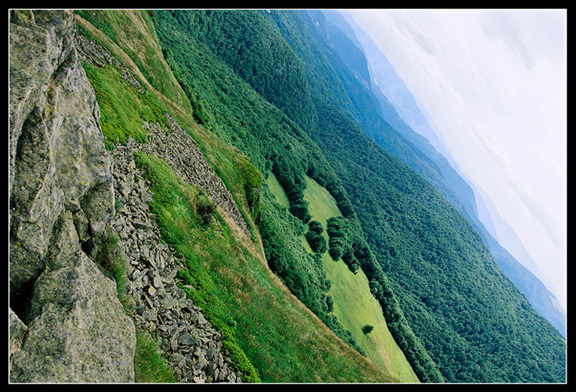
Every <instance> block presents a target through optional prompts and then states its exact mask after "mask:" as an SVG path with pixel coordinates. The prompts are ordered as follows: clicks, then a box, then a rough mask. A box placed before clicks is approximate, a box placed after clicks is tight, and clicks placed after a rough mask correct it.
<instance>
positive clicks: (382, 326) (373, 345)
mask: <svg viewBox="0 0 576 392" xmlns="http://www.w3.org/2000/svg"><path fill="white" fill-rule="evenodd" d="M306 185H307V186H306V189H305V190H304V199H305V200H306V201H307V202H308V203H310V204H309V206H308V210H309V212H310V215H311V216H312V219H313V220H316V221H318V222H320V223H322V226H323V227H324V229H326V221H327V220H328V219H329V218H331V217H333V216H342V214H341V213H340V210H339V209H338V206H337V205H336V200H335V199H334V198H333V197H332V196H331V195H330V193H329V192H328V191H327V190H326V188H324V187H322V186H320V185H319V184H318V183H317V182H316V181H314V180H313V179H311V178H310V177H306ZM276 192H278V190H276ZM322 234H323V235H324V236H325V238H326V241H328V235H327V234H326V231H324V232H323V233H322ZM303 242H304V243H305V245H306V246H307V249H308V250H309V251H310V252H312V250H311V249H310V247H309V246H308V244H307V241H306V240H305V239H304V237H303ZM322 264H323V266H324V269H325V271H326V275H327V276H328V278H329V279H330V281H331V282H332V286H331V288H330V291H329V294H330V296H331V297H332V298H333V300H334V314H335V315H336V317H338V320H340V323H341V324H342V326H343V327H344V328H345V329H347V330H349V331H350V332H351V333H352V336H353V337H354V339H355V340H356V343H357V344H358V345H359V346H360V348H361V349H362V350H363V351H364V352H365V353H366V355H367V356H368V358H370V359H371V360H372V361H373V362H374V363H375V364H377V365H378V366H379V367H380V368H381V369H383V370H386V371H387V372H389V373H390V374H392V375H394V376H396V377H398V379H399V381H400V382H419V381H418V378H417V377H416V374H415V373H414V371H413V370H412V367H411V366H410V364H409V363H408V361H407V360H406V358H405V356H404V353H403V352H402V350H400V348H399V347H398V346H397V344H396V342H395V341H394V338H393V337H392V335H391V334H390V331H389V330H388V327H387V324H386V320H385V319H384V315H383V313H382V308H381V307H380V304H379V303H378V301H377V300H376V298H374V296H373V295H372V294H371V292H370V287H369V285H368V279H367V278H366V275H365V274H364V272H362V270H358V271H357V273H356V274H354V273H352V272H351V271H350V269H349V268H348V266H347V265H346V264H345V263H344V262H343V261H342V259H340V260H338V261H334V260H332V258H331V257H330V255H329V254H328V252H325V253H324V254H323V255H322ZM365 325H371V326H373V327H374V329H373V330H372V332H370V333H369V334H365V333H364V332H363V331H362V327H363V326H365Z"/></svg>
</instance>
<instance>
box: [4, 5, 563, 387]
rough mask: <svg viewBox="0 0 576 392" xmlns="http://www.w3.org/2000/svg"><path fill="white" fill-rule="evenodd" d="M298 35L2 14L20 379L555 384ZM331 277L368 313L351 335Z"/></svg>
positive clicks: (247, 26) (308, 39)
mask: <svg viewBox="0 0 576 392" xmlns="http://www.w3.org/2000/svg"><path fill="white" fill-rule="evenodd" d="M75 25H77V27H78V29H79V33H80V34H81V35H82V37H78V36H77V34H76V31H75ZM314 26H315V23H313V20H312V19H310V18H309V16H308V15H307V14H306V13H297V12H276V11H261V12H256V11H204V10H202V11H185V10H178V11H168V10H166V11H164V10H162V11H160V10H157V11H151V12H144V11H104V10H98V11H90V10H82V11H78V12H77V15H76V21H74V16H73V14H72V13H70V12H44V11H42V12H27V11H13V12H12V13H11V28H12V29H14V31H17V33H11V74H10V75H11V102H10V105H11V123H10V126H11V127H10V141H11V147H12V148H11V150H10V151H11V160H10V192H11V195H10V196H11V201H10V202H11V205H10V207H11V233H10V253H11V261H10V263H11V264H10V266H11V267H10V268H11V271H10V272H11V275H10V279H11V288H10V290H11V312H10V326H11V328H10V344H11V345H10V354H11V358H10V363H11V377H13V378H12V379H13V380H14V381H23V382H27V381H83V382H86V381H91V382H98V381H111V382H129V381H140V382H170V381H182V382H204V381H212V382H219V381H228V382H234V381H236V382H238V381H243V382H244V381H251V382H258V381H264V382H399V381H400V382H401V381H410V382H413V381H415V379H414V375H416V376H417V377H418V379H419V380H420V381H424V382H429V381H432V382H441V381H444V380H445V379H446V380H448V381H538V382H559V381H563V380H564V379H565V372H564V370H565V342H563V341H562V339H561V338H560V336H559V335H558V334H557V333H556V331H555V330H554V329H553V328H552V327H551V326H550V325H549V324H548V323H546V322H545V320H543V319H542V318H541V317H539V316H538V315H537V314H536V313H535V312H534V311H533V310H532V309H531V307H530V305H529V304H528V303H527V301H526V300H525V299H524V298H523V297H522V296H521V295H520V294H519V293H518V292H517V290H516V289H515V288H514V286H513V285H512V284H511V283H510V282H509V281H508V280H507V279H506V278H505V277H504V276H503V274H502V273H501V271H500V270H499V269H498V267H497V265H496V263H495V262H494V260H493V259H492V258H491V256H490V255H489V252H488V250H487V248H486V247H485V246H484V244H483V243H482V240H481V238H480V237H479V236H478V234H477V233H476V232H475V231H474V229H473V228H472V226H471V225H470V224H469V223H468V222H467V221H466V219H464V217H463V216H462V215H461V214H460V213H459V212H458V211H457V210H456V209H455V208H454V207H453V206H452V205H451V204H450V203H449V202H448V201H447V200H446V199H445V198H444V197H443V196H442V195H441V194H440V193H439V192H438V191H437V190H436V189H435V188H434V187H432V186H431V185H430V184H429V183H428V182H427V181H426V180H424V179H423V178H422V177H421V176H419V175H418V174H416V173H415V172H414V171H413V170H411V169H410V168H409V167H408V166H406V165H405V164H404V163H402V162H401V161H400V160H399V159H397V158H395V157H394V156H392V155H390V154H389V153H387V152H386V151H385V150H383V149H382V148H381V147H380V146H378V145H377V144H375V143H374V142H373V141H372V140H371V139H370V138H368V137H367V136H366V134H365V133H364V132H363V131H362V130H361V129H360V127H359V124H362V121H367V122H368V123H369V122H370V121H375V122H376V123H378V122H379V121H380V120H379V119H378V117H377V116H373V114H371V113H362V110H359V108H362V107H363V105H364V104H367V103H368V102H369V101H366V97H367V96H366V95H363V94H359V95H358V96H351V95H350V88H349V87H350V86H352V85H353V83H352V81H353V79H354V78H355V76H353V75H352V74H346V69H347V67H346V66H345V65H342V64H341V63H340V64H335V63H333V59H332V58H330V61H329V57H327V56H326V54H325V51H324V49H323V48H322V45H323V43H322V42H323V41H322V40H321V39H320V36H318V34H317V32H316V33H315V32H314ZM47 49H48V50H47ZM12 52H13V53H14V54H13V53H12ZM38 54H43V56H38ZM30 76H32V77H31V78H30ZM13 81H14V84H12V83H13ZM90 85H91V87H90ZM12 93H14V94H12ZM387 127H388V125H386V126H384V129H388V128H387ZM46 140H50V141H51V143H47V142H45V141H46ZM412 152H413V153H415V151H412ZM30 173H32V174H35V173H39V174H40V176H31V175H30ZM318 195H321V196H318ZM319 199H320V200H324V201H320V202H319V201H318V200H319ZM323 204H326V206H324V205H323ZM315 219H318V220H315ZM38 233H40V234H42V235H40V236H39V235H37V234H38ZM322 244H324V246H322ZM311 251H312V252H311ZM31 261H32V262H31ZM326 263H332V264H330V267H334V266H336V267H337V268H340V267H343V265H345V266H346V268H347V269H348V271H346V272H345V271H342V270H340V271H337V272H334V271H330V273H327V267H326V266H325V264H326ZM328 268H329V267H328ZM360 270H361V271H360ZM355 272H356V274H354V273H355ZM345 273H348V274H352V276H353V277H354V278H357V279H358V280H357V281H358V282H359V284H361V285H362V289H361V290H358V291H357V292H355V293H354V295H355V296H358V297H359V301H362V302H359V304H360V303H364V302H369V303H370V306H371V307H372V308H371V309H376V310H379V311H380V312H382V314H381V315H379V316H383V317H372V318H370V319H369V320H370V322H373V323H375V325H370V326H372V327H374V328H373V329H370V328H366V329H364V328H362V327H364V325H362V327H361V328H362V332H361V334H360V332H359V331H358V330H357V329H356V328H357V327H358V326H359V325H361V324H363V320H366V319H365V318H363V316H364V315H355V314H354V312H357V311H358V309H354V310H353V311H347V310H346V308H352V307H353V306H350V304H349V303H348V302H347V301H349V300H350V298H346V296H344V295H339V294H337V293H336V290H340V291H342V290H345V288H344V287H343V286H342V285H340V283H339V282H338V283H335V284H334V285H333V284H332V282H331V279H330V277H329V276H331V277H332V279H337V278H338V279H339V278H341V277H342V276H343V275H344V274H345ZM349 278H350V279H349V281H352V278H351V277H349ZM114 282H115V285H116V292H114ZM366 286H367V287H366ZM331 289H334V291H331ZM349 289H350V290H354V289H355V288H354V287H350V288H349ZM368 293H370V294H369V295H371V296H372V297H373V298H372V299H371V300H367V299H366V298H365V297H366V295H368ZM331 294H333V295H331ZM360 297H362V298H360ZM122 307H124V309H122ZM336 308H337V309H338V310H337V311H335V309H336ZM126 315H128V317H126ZM351 318H354V319H351ZM383 319H385V321H386V324H387V325H382V324H381V323H382V320H383ZM376 323H380V324H376ZM386 329H387V330H388V331H389V332H390V334H391V336H392V337H393V340H394V341H392V339H390V335H386V334H384V332H385V330H386ZM370 333H374V334H375V335H374V337H376V334H378V336H379V337H381V338H382V339H380V342H383V343H381V344H384V345H385V347H369V346H367V345H368V344H372V343H371V342H370V341H368V339H369V338H370ZM45 336H50V337H51V338H50V339H45V338H44V337H45ZM358 336H360V338H358ZM365 338H366V340H364V339H365ZM362 347H364V349H366V350H367V351H368V350H370V351H369V355H378V357H376V359H375V360H374V361H372V360H370V359H368V358H367V357H366V356H364V355H362V352H363V350H362ZM55 349H57V350H59V351H57V352H55V351H54V350H55ZM104 353H110V354H111V355H107V356H106V355H104ZM31 359H32V360H31ZM407 363H409V365H410V366H411V367H412V369H409V367H408V366H407Z"/></svg>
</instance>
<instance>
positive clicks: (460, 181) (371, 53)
mask: <svg viewBox="0 0 576 392" xmlns="http://www.w3.org/2000/svg"><path fill="white" fill-rule="evenodd" d="M323 13H324V14H325V15H326V21H327V24H328V25H329V27H327V29H328V30H330V31H335V30H338V29H339V31H340V32H341V34H342V35H343V36H345V38H344V37H342V36H339V35H338V34H333V37H334V38H339V39H340V40H341V41H344V42H343V43H342V44H340V45H339V46H338V44H337V43H338V42H339V41H335V46H336V47H337V48H336V52H337V53H339V54H340V55H341V58H342V59H343V61H344V62H346V60H345V59H346V58H347V57H346V56H342V54H343V53H346V52H345V49H346V48H348V47H349V46H350V44H351V43H352V42H354V43H355V44H356V45H359V49H360V50H361V51H362V52H363V53H364V55H365V56H366V59H365V61H364V62H362V61H360V60H356V61H355V62H354V63H350V62H348V64H347V65H349V66H350V67H353V66H354V65H364V64H365V66H366V67H367V68H368V69H369V75H370V84H369V85H370V90H371V91H372V93H373V94H374V97H375V98H376V99H377V100H378V103H379V104H380V108H381V110H382V115H383V117H384V118H386V120H387V121H389V122H390V123H391V124H392V125H393V126H394V127H395V129H396V130H397V131H399V132H400V133H401V134H402V135H404V136H405V137H406V138H407V139H408V140H409V141H410V142H411V143H412V144H413V145H415V146H416V147H417V148H418V149H419V150H420V151H421V152H422V154H425V155H426V156H428V157H429V158H430V159H431V160H432V161H433V162H434V164H435V165H436V166H435V167H436V168H437V172H438V173H439V174H440V175H441V176H442V177H443V178H444V180H445V181H446V183H447V184H448V186H449V187H450V188H451V189H452V190H453V191H454V193H455V196H456V198H457V199H459V200H460V201H462V204H460V203H458V201H456V200H454V196H452V195H450V194H449V193H447V192H446V191H443V189H442V187H439V186H438V183H437V182H436V181H434V179H431V180H432V181H431V182H432V184H434V185H435V186H436V187H437V188H438V190H439V191H440V192H442V193H443V194H444V196H446V197H448V199H449V200H451V202H452V203H453V204H454V205H455V206H456V207H457V208H458V209H459V210H460V211H461V212H462V213H464V215H465V216H466V217H467V218H468V220H469V221H470V222H471V223H472V224H473V225H474V227H475V228H476V230H477V231H478V232H479V233H480V235H481V236H482V238H483V239H484V241H485V242H486V244H487V245H488V247H489V248H490V250H491V252H492V254H493V255H494V257H495V259H496V261H497V262H498V264H499V266H500V268H502V270H503V271H504V273H505V274H506V275H507V276H508V277H509V278H510V279H511V280H512V282H513V283H514V284H515V285H516V286H517V287H518V288H519V289H520V291H522V293H523V294H524V295H526V297H527V298H528V300H529V301H530V303H531V304H532V306H534V307H535V309H536V310H537V311H538V312H539V313H540V314H542V315H543V316H544V317H545V318H546V319H547V320H548V321H549V322H550V323H552V325H554V327H555V328H556V329H558V331H559V332H560V333H561V334H562V335H563V336H564V337H566V315H565V314H564V312H563V311H562V310H561V309H560V308H559V307H558V305H557V300H556V299H555V297H554V295H553V294H552V293H551V292H550V291H549V290H548V289H547V288H546V287H545V286H544V284H543V283H542V282H541V281H540V280H539V279H538V278H537V277H536V276H535V275H534V274H533V273H531V272H530V271H529V270H528V269H527V268H526V267H524V266H523V265H522V264H521V263H519V262H518V261H517V260H516V259H515V258H514V257H513V256H512V255H511V254H510V252H508V251H507V250H506V249H504V248H503V247H502V246H501V245H500V243H499V242H498V240H497V239H496V238H494V237H495V236H494V234H495V228H494V223H493V222H492V218H491V216H490V212H489V211H488V209H487V208H486V206H485V203H484V201H483V200H482V198H481V196H480V195H479V193H478V192H477V191H476V192H474V191H473V190H472V188H471V187H473V185H472V184H471V183H470V182H469V181H467V180H466V178H465V177H464V175H463V174H462V173H461V172H459V169H458V164H457V163H456V162H455V161H454V159H453V158H452V157H451V155H450V153H449V151H448V150H447V149H446V148H445V147H444V145H443V142H442V141H441V140H440V138H439V137H438V135H437V134H436V132H435V131H434V130H433V129H432V127H430V125H429V124H428V122H427V121H426V118H425V115H424V114H423V113H422V112H421V111H420V108H419V107H418V104H417V103H416V101H415V99H414V97H413V95H412V93H411V92H410V91H409V90H408V88H407V87H406V86H405V85H404V83H403V81H402V79H401V78H400V77H399V76H398V75H397V74H396V72H395V70H394V67H393V66H392V64H390V62H389V61H388V59H387V58H386V55H385V54H384V53H382V52H381V51H380V49H379V48H378V47H377V46H376V45H375V44H374V42H373V41H372V39H371V38H370V36H369V35H368V34H367V33H366V32H364V31H363V30H362V28H361V27H360V26H359V25H358V24H357V23H355V21H354V19H353V17H352V16H351V15H350V14H349V13H347V12H346V11H323ZM346 38H347V39H346ZM356 56H358V55H357V54H356ZM352 57H353V56H352ZM353 70H355V69H353ZM356 72H358V74H359V75H360V74H365V73H366V72H363V71H362V70H360V71H358V70H356ZM414 131H416V132H417V133H415V132H414ZM420 135H423V136H424V137H425V138H426V139H427V140H425V139H423V138H421V137H420ZM376 142H377V143H379V144H381V145H382V146H383V147H385V148H387V150H388V151H390V152H392V153H394V151H395V150H394V148H393V147H392V148H390V147H389V146H386V143H385V142H382V141H381V140H380V139H378V138H377V137H376ZM399 157H400V158H401V159H402V156H399ZM406 163H408V164H409V165H410V163H409V162H406ZM413 168H414V167H413ZM421 174H422V173H421ZM475 195H476V197H475ZM478 205H479V206H480V207H481V208H480V209H479V208H477V206H478ZM481 217H482V219H481Z"/></svg>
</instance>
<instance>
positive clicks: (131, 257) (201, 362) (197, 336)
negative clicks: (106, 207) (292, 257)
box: [111, 140, 241, 382]
mask: <svg viewBox="0 0 576 392" xmlns="http://www.w3.org/2000/svg"><path fill="white" fill-rule="evenodd" d="M143 146H144V145H142V144H139V143H137V142H135V141H134V140H130V141H129V142H128V143H127V144H126V145H121V144H118V145H116V147H115V148H114V150H113V151H112V155H113V162H114V188H115V193H116V199H117V200H118V201H119V203H117V206H118V208H117V211H116V216H115V217H114V219H113V220H112V223H111V229H112V231H113V232H114V233H116V234H117V235H118V237H119V239H120V241H119V248H120V252H121V254H122V257H123V258H124V260H125V261H126V264H127V275H128V279H129V280H128V282H127V283H126V285H125V287H124V288H123V295H126V296H129V298H132V299H133V301H134V304H133V306H132V309H133V310H132V317H133V319H134V322H135V324H136V326H137V327H138V328H140V329H143V330H146V331H149V332H151V333H152V334H153V336H155V337H156V338H157V340H158V341H159V342H160V347H161V349H162V351H163V353H164V356H165V357H166V358H167V359H168V360H169V362H170V363H171V365H172V368H173V369H174V371H175V373H176V375H177V376H178V377H179V379H180V381H181V382H241V379H240V375H239V374H236V373H235V372H234V371H233V369H232V367H231V364H230V360H229V359H228V358H227V357H226V355H225V353H223V352H222V351H223V350H222V344H221V343H220V338H221V335H220V333H219V332H218V331H216V330H215V329H214V328H213V327H212V325H211V324H210V323H209V322H208V321H206V319H205V318H204V316H203V315H202V312H201V309H200V308H199V307H198V306H196V305H194V303H193V302H192V301H191V300H190V299H188V298H187V297H186V294H185V293H184V291H183V290H182V289H180V288H179V287H177V285H176V281H175V276H176V274H177V271H178V268H179V267H180V266H181V261H180V259H179V255H178V254H177V253H176V252H175V251H174V250H173V249H171V248H170V247H169V246H168V245H166V244H165V243H164V242H163V241H162V240H161V233H160V228H159V226H158V225H157V223H156V222H155V218H154V215H153V213H152V212H151V211H150V210H149V206H148V202H149V201H150V200H152V198H153V194H152V192H151V191H150V189H149V185H148V182H147V180H146V179H145V177H144V172H143V170H142V169H141V168H139V167H137V166H136V164H135V162H134V159H133V153H134V152H135V151H138V150H141V149H142V147H143ZM191 289H193V288H191ZM135 370H136V371H137V368H136V369H135Z"/></svg>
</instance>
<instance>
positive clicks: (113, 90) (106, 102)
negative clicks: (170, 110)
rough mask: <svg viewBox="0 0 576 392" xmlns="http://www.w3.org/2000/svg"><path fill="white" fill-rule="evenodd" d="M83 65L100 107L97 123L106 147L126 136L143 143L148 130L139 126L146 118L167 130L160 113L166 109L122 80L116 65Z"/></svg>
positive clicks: (164, 120)
mask: <svg viewBox="0 0 576 392" xmlns="http://www.w3.org/2000/svg"><path fill="white" fill-rule="evenodd" d="M83 66H84V70H85V71H86V75H87V76H88V79H89V80H90V83H91V84H92V87H94V91H95V93H96V99H97V101H98V105H99V106H100V113H101V117H100V126H101V127H102V132H103V133H104V136H105V138H106V146H107V147H108V148H111V147H112V146H113V145H114V144H116V143H118V142H120V143H125V142H126V138H127V137H128V136H131V137H132V138H134V139H135V140H137V141H139V142H141V143H144V142H146V135H147V132H146V130H145V129H144V128H143V127H142V125H143V124H144V122H145V121H147V122H157V123H160V124H162V125H164V127H165V128H166V129H168V122H167V119H166V118H165V117H164V116H163V113H165V112H166V110H165V109H163V108H162V107H161V106H160V105H159V104H158V103H157V102H156V100H155V99H154V97H153V96H152V95H151V94H150V93H144V94H141V93H139V92H138V91H137V90H136V89H135V88H134V87H131V86H129V85H128V84H127V83H126V82H125V81H124V80H122V79H121V78H120V72H119V70H118V69H117V68H116V67H114V66H111V65H109V66H106V67H103V68H96V67H92V66H91V65H89V64H84V65H83Z"/></svg>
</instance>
